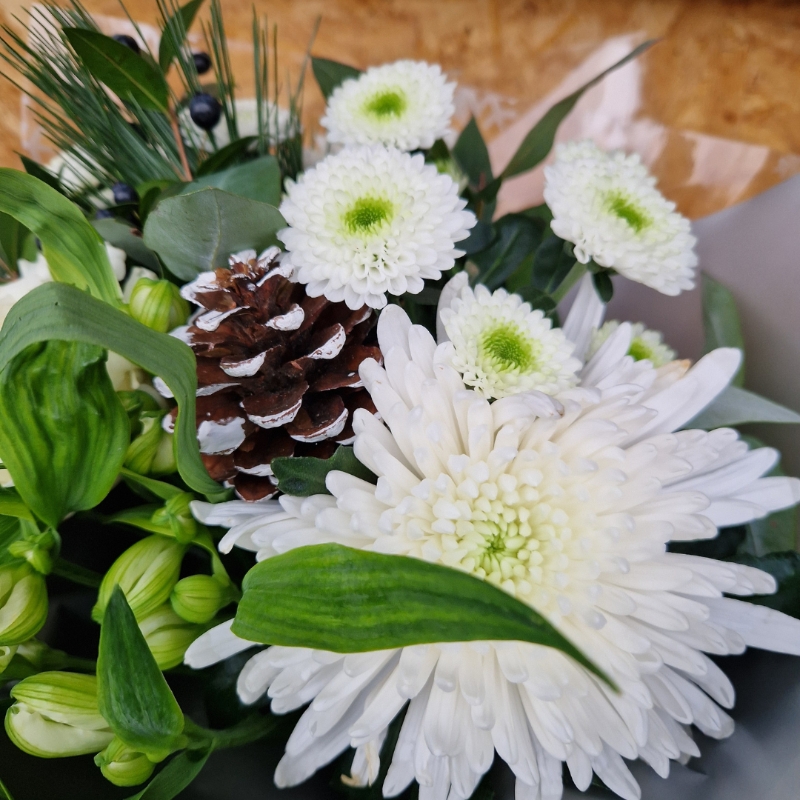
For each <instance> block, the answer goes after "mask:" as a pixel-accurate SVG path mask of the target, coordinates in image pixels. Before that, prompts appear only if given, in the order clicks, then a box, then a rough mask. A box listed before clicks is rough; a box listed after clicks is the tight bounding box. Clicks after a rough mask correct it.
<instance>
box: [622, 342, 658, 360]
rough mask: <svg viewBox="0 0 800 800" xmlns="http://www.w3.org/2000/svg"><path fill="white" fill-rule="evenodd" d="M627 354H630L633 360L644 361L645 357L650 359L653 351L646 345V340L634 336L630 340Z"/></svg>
mask: <svg viewBox="0 0 800 800" xmlns="http://www.w3.org/2000/svg"><path fill="white" fill-rule="evenodd" d="M628 355H629V356H631V357H632V358H633V360H634V361H644V360H645V359H650V360H652V358H653V351H652V350H651V349H650V348H649V347H648V345H647V343H646V342H643V341H642V340H641V339H639V338H636V339H634V340H633V341H632V342H631V346H630V349H629V350H628Z"/></svg>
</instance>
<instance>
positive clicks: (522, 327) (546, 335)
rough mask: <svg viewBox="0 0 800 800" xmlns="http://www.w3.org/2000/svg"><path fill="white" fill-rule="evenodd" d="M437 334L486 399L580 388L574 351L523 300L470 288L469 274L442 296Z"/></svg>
mask: <svg viewBox="0 0 800 800" xmlns="http://www.w3.org/2000/svg"><path fill="white" fill-rule="evenodd" d="M437 332H438V339H439V342H440V343H442V342H444V341H448V340H449V342H450V343H451V344H450V346H449V347H446V348H445V352H446V353H447V354H448V355H449V359H450V363H451V364H452V366H453V367H455V368H456V370H457V371H458V372H459V373H460V375H461V378H462V380H463V381H464V383H465V384H467V386H470V387H472V388H473V389H475V391H476V392H478V394H480V395H481V396H483V397H487V398H499V397H507V396H508V395H512V394H518V393H519V392H527V391H531V390H537V391H540V392H544V393H545V394H556V393H557V392H559V391H562V390H563V389H569V388H571V387H572V386H574V385H575V384H576V383H577V382H578V378H577V376H576V374H575V373H576V372H577V370H578V369H579V368H580V367H581V362H580V361H578V360H577V359H576V358H572V357H571V354H572V351H573V349H574V346H573V345H572V343H571V342H569V341H567V339H566V337H565V336H564V334H563V332H562V331H561V330H560V329H559V328H553V327H552V326H551V322H550V320H549V319H546V318H545V316H544V313H543V312H542V311H540V310H539V309H536V310H531V307H530V304H529V303H524V302H523V301H522V298H521V297H520V296H519V295H518V294H509V293H508V292H507V291H506V290H505V289H498V290H497V291H496V292H494V293H491V292H490V291H489V290H488V289H487V288H486V287H485V286H480V285H479V286H476V287H475V289H474V291H473V290H472V289H471V288H470V286H469V279H468V277H467V274H466V273H465V272H460V273H459V274H458V275H456V276H455V277H454V278H452V279H451V280H450V281H449V282H448V283H447V285H446V286H445V288H444V290H443V291H442V295H441V299H440V302H439V311H438V320H437Z"/></svg>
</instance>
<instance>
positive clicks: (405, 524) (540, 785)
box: [187, 306, 800, 800]
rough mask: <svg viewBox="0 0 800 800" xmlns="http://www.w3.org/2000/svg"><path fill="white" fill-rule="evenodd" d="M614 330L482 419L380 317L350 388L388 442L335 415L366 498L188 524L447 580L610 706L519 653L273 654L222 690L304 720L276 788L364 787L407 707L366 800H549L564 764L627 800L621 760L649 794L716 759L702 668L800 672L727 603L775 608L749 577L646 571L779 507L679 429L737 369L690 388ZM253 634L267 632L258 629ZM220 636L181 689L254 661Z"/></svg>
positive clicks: (214, 511) (737, 456) (755, 620)
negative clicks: (338, 772) (538, 636)
mask: <svg viewBox="0 0 800 800" xmlns="http://www.w3.org/2000/svg"><path fill="white" fill-rule="evenodd" d="M630 335H631V328H630V325H629V324H627V323H625V324H622V325H620V327H619V328H618V329H617V331H616V332H615V333H614V334H613V335H612V336H610V337H609V338H608V340H607V341H606V342H605V344H604V345H603V346H602V347H601V348H600V350H599V351H598V352H597V353H596V354H595V356H594V357H593V358H592V359H591V360H590V361H589V362H588V363H587V364H586V365H585V367H584V368H583V371H582V374H581V375H582V385H581V386H579V387H577V388H573V389H570V390H567V391H564V392H561V393H560V394H559V395H558V398H557V399H556V398H550V397H548V396H546V395H543V394H541V393H538V392H528V393H523V394H518V395H514V396H511V397H507V398H504V399H502V400H498V401H496V402H494V403H491V404H490V403H489V402H488V401H487V400H485V399H483V398H481V397H480V396H479V395H477V394H476V393H475V392H473V391H470V390H467V389H466V388H465V386H464V384H463V382H462V381H461V379H460V377H459V375H458V373H457V372H456V371H455V370H454V369H453V368H452V367H450V366H449V365H448V364H447V363H446V359H445V358H444V354H443V349H442V347H441V346H440V347H439V348H437V346H436V344H435V342H434V341H433V339H432V338H431V336H430V335H429V334H428V333H427V331H425V330H424V329H423V328H421V327H418V326H412V325H411V324H410V322H409V320H408V318H407V317H406V316H405V315H404V314H403V312H402V311H401V310H400V309H399V308H398V307H396V306H390V307H389V308H388V309H386V311H384V312H383V314H382V315H381V318H380V322H379V327H378V337H379V342H380V346H381V349H382V350H383V352H384V355H385V364H386V367H385V369H383V368H380V367H379V366H378V365H377V364H376V363H375V362H365V363H364V364H362V367H361V375H362V377H363V380H364V383H365V385H366V387H367V388H368V390H369V391H370V393H371V395H372V398H373V400H374V402H375V405H376V406H377V409H378V411H379V412H380V415H381V417H382V418H383V420H384V421H385V424H384V423H383V422H380V421H378V419H376V418H375V417H373V416H372V415H370V414H368V413H366V412H356V420H355V430H356V440H355V452H356V455H357V456H358V458H359V459H360V460H361V461H362V462H363V463H364V464H366V465H367V466H368V467H369V468H370V469H371V470H373V471H374V472H375V474H377V475H378V476H379V479H378V484H377V486H373V485H372V484H370V483H366V482H364V481H361V480H359V479H358V478H355V477H353V476H351V475H348V474H345V473H342V472H331V473H329V475H328V479H327V487H328V489H329V490H330V492H331V494H330V495H317V496H313V497H308V498H294V497H286V496H284V497H282V498H280V500H279V501H270V502H269V503H267V504H264V505H263V506H260V507H255V508H254V507H252V506H251V505H248V504H246V503H227V504H221V505H217V506H212V505H209V504H204V503H197V504H195V514H196V515H197V516H198V518H200V519H202V520H203V521H204V522H207V523H209V524H212V525H224V526H226V527H229V528H230V530H229V532H228V534H227V535H226V537H225V538H224V539H223V541H222V542H221V545H220V546H221V548H222V549H223V550H228V549H230V547H232V546H233V545H234V544H236V545H238V546H240V547H244V548H247V549H250V550H254V551H256V552H257V554H258V555H257V558H259V559H265V558H269V557H271V556H273V555H275V554H277V553H283V552H286V551H288V550H291V549H293V548H295V547H300V546H303V545H308V544H315V543H323V542H337V543H340V544H343V545H347V546H350V547H356V548H363V549H368V550H373V551H379V552H387V553H395V554H402V555H406V556H412V557H415V558H421V559H424V560H426V561H430V562H436V563H440V564H445V565H447V566H450V567H453V568H456V569H460V570H464V571H466V572H469V573H471V574H473V575H477V576H480V577H482V578H485V579H486V580H489V581H491V582H492V583H495V584H497V585H499V586H500V587H501V588H503V589H504V590H506V591H508V592H509V593H511V594H513V595H514V596H516V597H517V598H519V599H520V600H521V601H523V602H526V603H529V604H530V605H531V606H533V607H534V608H535V609H537V610H538V611H539V612H540V613H542V614H544V615H545V616H546V617H547V618H548V619H549V620H550V622H551V623H552V624H554V625H555V626H556V627H557V628H558V629H559V630H560V631H561V632H562V633H563V634H564V635H566V636H567V637H568V638H569V639H570V640H571V641H572V642H573V643H574V644H576V645H577V646H578V647H579V648H581V650H583V652H584V653H585V654H586V655H587V656H588V657H589V658H591V659H592V660H593V661H594V662H595V663H596V664H598V665H599V666H600V667H601V668H602V669H603V670H605V671H606V672H607V673H609V674H610V675H611V676H612V678H613V679H614V680H615V681H616V683H617V684H618V685H619V687H620V689H621V692H620V693H619V694H616V693H614V692H613V691H611V690H610V689H609V688H608V687H607V686H606V685H605V684H603V683H602V682H600V681H599V680H598V679H597V678H596V677H595V676H594V675H592V674H590V673H589V672H588V671H587V670H586V669H584V668H583V667H581V666H579V665H578V664H577V663H576V662H574V661H572V660H570V659H569V658H568V657H566V656H565V655H563V654H562V653H561V652H559V651H557V650H554V649H550V648H547V647H542V646H537V645H532V644H527V643H520V642H472V643H467V644H458V643H455V644H438V645H417V646H412V647H404V648H402V649H397V650H386V651H381V652H375V653H359V654H352V655H342V654H337V653H330V652H322V651H318V650H309V649H303V648H294V647H270V648H268V649H266V650H263V651H262V652H259V653H258V654H256V655H254V656H253V657H252V658H251V659H250V660H249V661H248V663H247V665H246V666H245V668H244V670H243V671H242V673H241V676H240V678H239V684H238V691H239V695H240V697H241V698H242V699H243V700H244V701H245V702H254V701H255V700H256V699H257V698H259V697H261V696H262V695H263V694H264V693H265V692H266V693H268V695H269V697H270V698H271V699H272V710H273V711H275V712H276V713H284V712H287V711H290V710H293V709H297V708H300V707H302V706H304V705H306V704H310V705H309V707H308V708H307V709H306V711H305V712H304V714H303V716H302V717H301V719H300V721H299V723H298V724H297V727H296V728H295V730H294V732H293V734H292V735H291V737H290V738H289V741H288V743H287V745H286V754H285V756H284V757H283V759H282V760H281V762H280V764H279V766H278V768H277V771H276V775H275V780H276V783H277V784H278V785H279V786H287V785H292V784H296V783H299V782H300V781H302V780H304V779H305V778H307V777H308V776H309V775H311V774H312V773H313V772H314V771H315V770H316V769H318V768H319V767H321V766H322V765H324V764H326V763H328V762H330V761H331V760H332V759H333V758H335V757H336V756H337V755H338V754H339V753H340V752H341V751H342V750H344V749H345V748H346V747H348V746H352V747H355V748H356V755H355V759H354V762H353V775H352V779H351V780H353V781H354V782H356V783H360V784H364V783H367V782H369V781H372V780H374V779H375V777H376V776H377V774H378V766H379V763H378V756H379V751H380V746H381V743H382V742H383V739H384V737H385V735H386V732H387V727H388V725H389V724H390V723H391V721H392V720H393V719H394V718H395V717H396V716H397V715H398V714H399V713H400V712H401V711H402V709H403V708H404V707H405V706H406V705H408V708H407V711H406V715H405V718H404V720H403V723H402V728H401V732H400V736H399V740H398V742H397V746H396V748H395V750H394V754H393V756H392V762H391V767H390V769H389V772H388V775H387V778H386V781H385V783H384V784H383V793H384V795H385V796H387V797H391V796H394V795H397V794H399V793H400V792H401V791H402V790H403V789H404V788H405V787H406V786H408V785H409V784H410V783H411V782H412V781H414V780H417V781H418V782H419V784H420V787H421V789H420V797H421V798H425V800H447V798H450V800H455V799H456V798H466V797H469V796H470V794H471V793H472V791H473V790H474V788H475V786H476V785H477V783H478V781H479V780H480V778H481V776H482V775H483V774H484V773H485V772H486V770H487V769H488V768H489V766H490V764H491V763H492V760H493V757H494V753H495V751H496V752H497V754H498V755H499V756H500V757H501V758H502V759H503V760H504V761H506V762H507V763H508V764H509V766H510V767H511V769H512V770H513V771H514V773H515V775H516V780H517V784H516V786H517V790H516V796H517V798H518V799H519V800H527V799H528V798H530V800H544V798H546V799H547V800H558V798H560V796H561V791H562V786H561V774H562V762H566V763H567V765H568V768H569V770H570V773H571V775H572V778H573V780H574V782H575V784H576V785H577V786H578V787H579V788H581V789H585V788H587V787H588V785H589V783H590V781H591V780H592V774H593V773H596V774H597V775H598V776H599V777H600V778H601V779H602V780H603V781H604V783H605V784H606V785H607V786H608V787H609V788H610V789H612V790H613V791H615V792H616V793H617V794H619V795H620V796H622V797H624V798H638V797H639V787H638V785H637V784H636V781H635V780H634V779H633V777H632V776H631V774H630V772H629V770H628V768H627V766H626V765H625V763H624V761H623V758H626V759H635V758H642V759H644V760H645V761H646V762H647V763H648V764H650V765H651V766H652V767H653V768H654V769H655V770H656V771H657V772H658V773H659V774H660V775H663V776H666V775H667V773H668V771H669V762H670V759H679V758H682V757H688V756H691V755H697V754H698V749H697V746H696V745H695V743H694V741H693V740H692V737H691V732H690V727H689V726H691V725H692V724H694V725H696V726H697V727H698V728H699V729H700V730H701V731H703V732H704V733H705V734H706V735H709V736H712V737H717V738H720V737H724V736H727V735H729V734H730V733H731V731H732V729H733V721H732V720H731V718H730V717H729V716H728V715H727V714H726V713H725V712H724V711H723V710H722V708H721V707H720V706H722V707H726V708H728V707H730V706H731V705H732V704H733V699H734V697H733V688H732V686H731V684H730V682H729V681H728V679H727V678H726V677H725V675H724V673H723V672H722V671H721V669H720V668H719V667H718V666H717V665H716V664H715V663H714V662H713V661H712V660H711V659H710V658H709V657H708V656H707V655H706V653H710V654H715V655H725V654H729V653H741V652H742V651H743V650H744V649H745V647H746V646H748V645H749V646H753V647H761V648H767V649H771V650H776V651H780V652H787V653H795V654H800V621H798V620H794V619H791V618H789V617H786V616H784V615H782V614H780V613H778V612H776V611H774V610H772V609H768V608H766V607H764V606H760V605H751V604H749V603H746V602H742V601H740V600H736V599H733V598H731V597H728V595H749V594H753V593H756V594H760V593H767V592H772V591H774V589H775V581H774V580H773V578H772V577H770V576H769V575H766V574H765V573H763V572H761V571H759V570H756V569H752V568H749V567H746V566H742V565H739V564H735V563H728V562H720V561H715V560H712V559H707V558H699V557H693V556H688V555H682V554H677V553H669V552H667V551H666V543H667V542H668V541H670V540H678V541H681V540H683V541H685V540H695V539H707V538H711V537H713V536H715V535H716V533H717V526H725V525H736V524H740V523H744V522H747V521H749V520H752V519H755V518H758V517H762V516H764V515H765V514H767V513H769V512H771V511H772V510H775V509H779V508H783V507H786V506H789V505H791V504H793V503H796V502H797V501H798V499H799V498H800V481H797V480H796V479H791V478H781V477H771V478H762V477H761V476H762V475H763V474H764V473H765V472H767V471H768V470H769V469H770V468H771V467H772V465H773V464H774V463H775V460H776V457H777V454H776V452H775V451H774V450H770V449H767V448H763V449H758V450H754V451H749V450H748V448H747V445H746V444H745V443H744V442H742V441H740V440H739V437H738V434H737V433H736V432H735V431H733V430H729V429H720V430H716V431H712V432H705V431H699V430H680V428H681V426H682V425H684V424H685V423H686V422H687V421H688V420H690V419H692V417H694V416H695V414H696V413H697V412H698V411H699V410H700V409H702V408H703V407H704V406H706V405H707V404H708V403H709V402H710V401H711V400H712V399H713V398H714V397H715V396H716V395H717V394H718V393H719V392H720V391H722V389H723V388H724V387H725V386H726V385H727V384H728V382H729V381H730V379H731V376H732V375H733V374H734V372H735V371H736V368H737V367H738V364H739V360H740V356H739V352H738V351H736V350H729V349H722V350H717V351H715V352H713V353H710V354H709V355H707V356H706V357H704V358H703V359H702V360H701V361H699V362H698V363H697V364H696V365H695V366H694V367H693V368H692V369H691V370H688V371H687V369H686V365H685V364H682V363H680V362H673V363H671V364H669V365H667V366H665V367H662V368H660V369H655V368H654V367H653V366H652V364H651V363H650V362H648V361H634V359H633V358H631V357H630V356H627V355H626V353H627V351H628V349H629V347H630ZM265 612H266V613H268V610H265ZM251 646H252V643H250V642H246V641H243V640H240V639H237V638H236V637H235V636H234V635H233V634H232V633H231V631H230V623H225V624H224V625H222V626H219V627H217V628H215V629H213V630H211V631H209V632H208V633H206V634H205V635H204V636H202V637H201V638H200V639H198V640H197V641H196V642H195V643H194V644H193V645H192V647H191V648H190V649H189V651H188V653H187V662H188V663H189V664H190V665H192V666H194V667H202V666H205V665H207V664H210V663H213V662H214V661H217V660H220V659H222V658H226V657H228V656H230V655H232V654H233V653H236V652H239V651H242V650H245V649H247V648H248V647H251Z"/></svg>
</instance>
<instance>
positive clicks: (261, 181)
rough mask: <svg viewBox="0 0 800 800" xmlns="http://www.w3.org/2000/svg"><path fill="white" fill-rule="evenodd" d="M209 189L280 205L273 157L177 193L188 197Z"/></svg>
mask: <svg viewBox="0 0 800 800" xmlns="http://www.w3.org/2000/svg"><path fill="white" fill-rule="evenodd" d="M240 141H241V140H240ZM237 144H238V143H237ZM220 152H222V151H220ZM208 186H212V187H214V188H216V189H221V190H223V191H225V192H229V193H230V194H235V195H237V196H238V197H247V198H249V199H250V200H258V201H259V202H261V203H268V204H269V205H271V206H278V205H280V202H281V170H280V167H279V166H278V161H277V159H276V158H275V157H274V156H261V158H257V159H255V160H254V161H248V162H247V163H246V164H240V165H239V166H236V167H229V168H228V169H225V170H222V171H221V172H214V173H213V174H210V175H204V176H202V177H199V178H197V179H196V180H194V181H192V183H189V184H187V185H186V186H184V187H183V188H182V189H181V192H180V193H181V194H189V193H191V192H196V191H198V190H199V189H204V188H206V187H208Z"/></svg>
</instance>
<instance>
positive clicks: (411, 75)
mask: <svg viewBox="0 0 800 800" xmlns="http://www.w3.org/2000/svg"><path fill="white" fill-rule="evenodd" d="M455 86H456V85H455V84H454V83H448V81H447V77H446V76H445V75H444V74H443V73H442V70H441V67H439V65H438V64H426V63H425V62H424V61H395V62H394V63H393V64H384V65H383V66H381V67H370V68H369V69H368V70H367V71H366V72H364V73H362V74H361V75H360V76H359V77H358V78H350V79H349V80H346V81H344V82H343V83H342V84H341V85H340V86H337V87H336V89H334V90H333V94H331V96H330V98H329V99H328V108H327V110H326V112H325V116H324V117H323V118H322V120H321V123H322V125H323V126H324V127H326V128H327V129H328V141H329V142H332V143H337V144H338V143H340V144H345V145H353V144H375V143H380V144H386V145H391V146H392V147H397V148H398V149H400V150H419V149H424V148H428V147H431V146H432V145H433V143H434V142H435V141H436V140H437V139H441V138H442V137H443V136H445V134H446V133H448V131H449V126H450V119H451V117H452V116H453V112H454V111H455V106H454V105H453V91H454V90H455Z"/></svg>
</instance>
